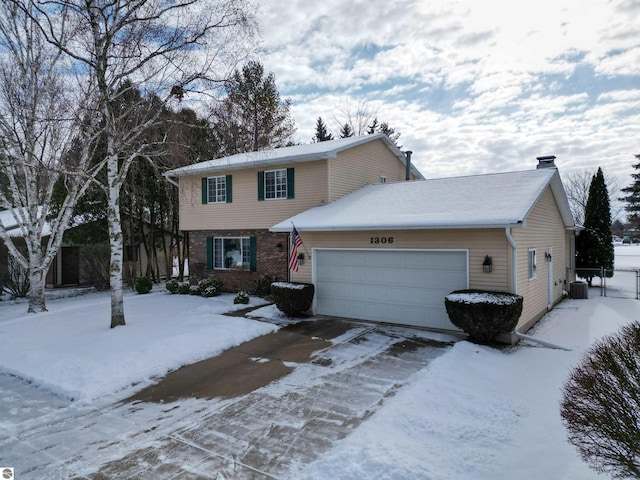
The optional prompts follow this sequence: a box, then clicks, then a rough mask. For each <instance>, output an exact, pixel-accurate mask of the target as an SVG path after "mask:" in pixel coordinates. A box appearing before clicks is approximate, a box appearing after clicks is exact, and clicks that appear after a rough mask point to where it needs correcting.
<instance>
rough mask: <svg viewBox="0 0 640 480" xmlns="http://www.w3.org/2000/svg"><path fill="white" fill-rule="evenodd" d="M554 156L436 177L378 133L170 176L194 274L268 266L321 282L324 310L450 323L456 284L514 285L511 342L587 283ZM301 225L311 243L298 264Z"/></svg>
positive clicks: (226, 274) (243, 273)
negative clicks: (294, 241)
mask: <svg viewBox="0 0 640 480" xmlns="http://www.w3.org/2000/svg"><path fill="white" fill-rule="evenodd" d="M407 153H409V152H407ZM554 159H555V157H539V159H538V161H539V163H538V165H537V168H536V169H532V170H525V171H519V172H507V173H498V174H489V175H470V176H459V177H453V178H440V179H430V180H425V179H424V178H422V175H421V174H420V173H419V172H418V171H417V170H416V169H415V168H414V167H412V166H411V162H410V156H405V155H403V154H402V152H400V151H399V150H398V149H397V148H396V146H395V145H394V144H393V143H392V142H390V141H389V139H388V138H387V137H386V136H384V135H371V136H365V137H352V138H347V139H341V140H334V141H330V142H322V143H315V144H311V145H299V146H296V147H288V148H281V149H276V150H270V151H262V152H254V153H247V154H240V155H234V156H232V157H227V158H223V159H219V160H211V161H208V162H203V163H199V164H196V165H191V166H188V167H184V168H181V169H177V170H173V171H171V172H168V173H167V174H166V175H167V178H168V179H169V180H170V181H173V182H174V183H176V184H178V185H179V188H180V225H181V228H182V229H183V230H188V231H189V232H190V239H191V243H190V262H191V263H190V266H191V267H192V268H191V272H192V273H193V272H194V271H196V272H199V274H200V275H207V274H211V273H213V274H216V275H217V276H219V277H221V278H223V279H224V281H225V282H226V284H227V286H229V287H231V288H246V287H247V286H248V283H249V282H250V281H251V279H255V278H259V277H260V276H262V275H269V276H271V277H272V278H277V279H279V280H283V279H287V278H289V279H290V280H292V281H295V282H308V283H313V284H314V285H315V287H316V288H315V291H316V294H315V298H314V303H313V306H312V310H313V312H314V313H317V314H324V315H330V316H336V317H346V318H355V319H362V320H369V321H380V322H387V323H397V324H403V325H414V326H418V327H424V328H430V329H436V330H445V331H456V330H457V328H456V327H455V326H454V325H453V324H451V322H450V321H449V319H448V316H447V314H446V310H445V307H444V297H445V296H446V295H447V294H448V293H450V292H451V291H453V290H458V289H465V288H473V289H482V290H498V291H507V292H511V293H516V294H519V295H522V296H523V298H524V307H523V313H522V316H521V318H520V321H519V323H518V327H517V330H516V332H514V334H513V335H512V336H510V337H509V338H505V340H507V341H513V340H514V339H515V338H516V337H517V336H518V335H520V333H522V332H524V331H526V330H527V329H528V328H529V327H531V326H532V325H533V324H534V323H535V322H536V321H537V320H538V319H540V318H541V317H542V316H543V315H544V314H545V313H546V312H547V311H548V310H550V309H551V308H553V306H554V305H555V304H556V303H557V302H559V301H560V300H562V298H563V296H564V295H565V292H566V291H567V290H568V283H569V282H571V281H573V280H575V273H574V269H573V267H574V257H575V243H574V241H575V232H576V226H575V225H574V222H573V218H572V216H571V213H570V210H569V204H568V201H567V197H566V194H565V191H564V188H563V185H562V181H561V179H560V175H559V173H558V170H557V168H556V166H555V162H554ZM407 165H409V168H407ZM407 177H409V179H410V180H419V181H406V179H407ZM175 179H177V180H178V181H177V182H176V180H175ZM294 224H295V227H296V229H297V231H298V232H299V234H300V237H301V239H302V241H303V247H302V249H299V250H298V252H302V253H300V255H301V257H299V258H300V260H301V261H300V262H299V264H300V265H299V269H298V271H296V272H290V271H289V269H288V252H289V249H290V236H291V231H292V227H293V225H294ZM195 264H198V265H200V266H201V268H199V269H198V268H197V267H196V268H195V269H194V268H193V267H194V266H195ZM518 329H519V330H518ZM518 331H519V332H520V333H517V332H518Z"/></svg>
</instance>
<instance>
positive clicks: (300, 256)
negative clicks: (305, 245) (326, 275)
mask: <svg viewBox="0 0 640 480" xmlns="http://www.w3.org/2000/svg"><path fill="white" fill-rule="evenodd" d="M298 264H299V265H302V264H304V253H301V254H300V255H298Z"/></svg>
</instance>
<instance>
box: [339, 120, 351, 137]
mask: <svg viewBox="0 0 640 480" xmlns="http://www.w3.org/2000/svg"><path fill="white" fill-rule="evenodd" d="M353 135H354V133H353V130H352V129H351V125H349V124H348V123H345V124H344V125H342V127H341V128H340V138H349V137H353Z"/></svg>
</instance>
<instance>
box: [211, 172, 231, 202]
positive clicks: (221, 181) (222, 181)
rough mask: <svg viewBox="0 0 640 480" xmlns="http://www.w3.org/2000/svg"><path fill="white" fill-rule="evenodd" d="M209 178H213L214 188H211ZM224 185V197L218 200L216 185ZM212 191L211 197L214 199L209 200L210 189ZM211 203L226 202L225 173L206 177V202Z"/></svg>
mask: <svg viewBox="0 0 640 480" xmlns="http://www.w3.org/2000/svg"><path fill="white" fill-rule="evenodd" d="M210 180H215V182H214V183H215V188H213V189H212V188H211V182H210ZM220 184H222V185H224V198H223V199H222V200H220V199H219V198H218V188H219V187H218V185H220ZM212 190H213V191H214V193H213V197H214V200H213V201H211V191H212ZM212 203H227V177H226V176H225V175H219V176H215V177H207V204H212Z"/></svg>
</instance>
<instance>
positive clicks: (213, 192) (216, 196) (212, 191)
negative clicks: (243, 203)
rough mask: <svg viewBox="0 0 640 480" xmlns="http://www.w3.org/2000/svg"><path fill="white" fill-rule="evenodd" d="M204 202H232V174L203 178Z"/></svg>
mask: <svg viewBox="0 0 640 480" xmlns="http://www.w3.org/2000/svg"><path fill="white" fill-rule="evenodd" d="M202 203H203V204H208V203H231V175H219V176H216V177H205V178H203V179H202Z"/></svg>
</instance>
